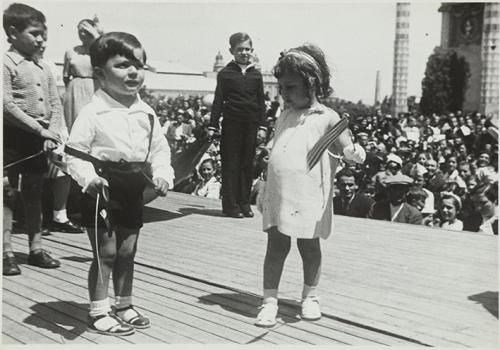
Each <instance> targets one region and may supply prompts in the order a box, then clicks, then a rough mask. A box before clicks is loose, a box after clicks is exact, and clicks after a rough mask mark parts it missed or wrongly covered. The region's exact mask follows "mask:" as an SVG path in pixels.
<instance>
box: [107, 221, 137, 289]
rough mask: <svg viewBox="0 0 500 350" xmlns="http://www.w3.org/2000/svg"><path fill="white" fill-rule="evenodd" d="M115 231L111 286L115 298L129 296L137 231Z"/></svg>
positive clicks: (121, 228)
mask: <svg viewBox="0 0 500 350" xmlns="http://www.w3.org/2000/svg"><path fill="white" fill-rule="evenodd" d="M117 230H118V234H117V238H116V248H117V251H116V253H117V256H116V261H115V264H114V265H113V286H114V290H115V295H116V296H121V297H123V296H131V295H132V283H133V278H134V258H135V252H136V249H137V238H138V236H139V229H135V228H134V229H131V228H125V227H118V228H117Z"/></svg>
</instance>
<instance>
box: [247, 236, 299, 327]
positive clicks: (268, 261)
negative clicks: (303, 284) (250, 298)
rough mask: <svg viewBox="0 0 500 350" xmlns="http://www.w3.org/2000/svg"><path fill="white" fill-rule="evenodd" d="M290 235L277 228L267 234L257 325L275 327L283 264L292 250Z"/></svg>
mask: <svg viewBox="0 0 500 350" xmlns="http://www.w3.org/2000/svg"><path fill="white" fill-rule="evenodd" d="M290 241H291V239H290V237H288V236H286V235H284V234H282V233H281V232H279V231H278V230H277V229H276V228H272V229H271V230H269V232H268V234H267V250H266V257H265V259H264V297H263V300H262V306H261V308H260V309H261V310H260V312H259V314H258V315H257V318H256V320H255V325H256V326H259V327H273V326H274V325H275V324H276V315H277V313H278V286H279V283H280V279H281V274H282V272H283V265H284V263H285V260H286V257H287V255H288V253H289V252H290V245H291V243H290Z"/></svg>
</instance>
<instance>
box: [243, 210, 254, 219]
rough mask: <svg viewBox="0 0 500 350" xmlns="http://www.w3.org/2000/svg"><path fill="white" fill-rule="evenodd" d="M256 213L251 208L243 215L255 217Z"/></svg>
mask: <svg viewBox="0 0 500 350" xmlns="http://www.w3.org/2000/svg"><path fill="white" fill-rule="evenodd" d="M254 215H255V214H254V213H253V211H251V210H249V211H244V212H243V216H244V217H246V218H253V217H254Z"/></svg>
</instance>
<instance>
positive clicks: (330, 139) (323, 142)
mask: <svg viewBox="0 0 500 350" xmlns="http://www.w3.org/2000/svg"><path fill="white" fill-rule="evenodd" d="M348 126H349V117H348V116H344V117H342V119H340V121H339V122H338V123H337V124H335V125H334V126H333V127H332V128H331V129H330V130H328V132H327V133H326V134H325V135H323V136H321V138H320V139H319V140H318V142H316V144H315V145H314V146H313V148H311V150H310V151H309V152H308V153H307V168H308V169H309V170H311V169H312V168H314V166H315V165H316V164H317V163H318V162H319V160H320V158H321V156H322V155H323V153H324V152H325V150H326V149H327V148H328V147H330V146H331V145H332V144H333V143H334V142H335V140H337V138H338V137H339V136H340V134H341V133H342V132H343V131H344V130H345V129H347V127H348Z"/></svg>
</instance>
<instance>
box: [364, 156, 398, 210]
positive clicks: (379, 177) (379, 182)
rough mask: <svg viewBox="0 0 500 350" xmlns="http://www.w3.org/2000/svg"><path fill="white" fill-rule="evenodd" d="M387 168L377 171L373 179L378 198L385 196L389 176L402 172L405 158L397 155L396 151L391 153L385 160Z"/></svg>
mask: <svg viewBox="0 0 500 350" xmlns="http://www.w3.org/2000/svg"><path fill="white" fill-rule="evenodd" d="M385 164H386V165H385V169H384V170H381V171H379V172H378V173H376V174H375V175H374V176H373V178H372V180H373V183H374V184H375V192H376V193H377V195H376V198H375V199H376V200H378V199H382V198H384V197H385V196H384V192H385V188H386V185H385V181H386V179H387V178H388V177H389V176H392V175H396V174H401V167H402V166H403V160H402V159H401V158H400V157H399V156H397V155H395V154H394V153H389V154H388V155H387V158H386V161H385Z"/></svg>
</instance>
